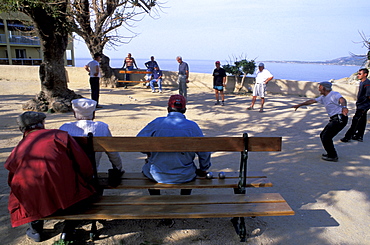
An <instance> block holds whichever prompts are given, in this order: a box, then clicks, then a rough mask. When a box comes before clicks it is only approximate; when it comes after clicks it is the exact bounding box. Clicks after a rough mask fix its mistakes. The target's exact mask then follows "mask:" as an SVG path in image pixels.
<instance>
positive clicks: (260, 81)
mask: <svg viewBox="0 0 370 245" xmlns="http://www.w3.org/2000/svg"><path fill="white" fill-rule="evenodd" d="M273 78H274V76H273V75H272V74H271V73H270V72H269V71H268V70H267V69H265V64H263V63H259V65H258V71H257V73H256V83H255V85H254V88H253V97H252V104H251V106H250V107H248V108H247V109H248V110H253V109H254V103H256V99H257V96H259V97H261V108H260V112H263V105H264V104H265V92H266V86H267V84H268V82H269V81H271V80H272V79H273Z"/></svg>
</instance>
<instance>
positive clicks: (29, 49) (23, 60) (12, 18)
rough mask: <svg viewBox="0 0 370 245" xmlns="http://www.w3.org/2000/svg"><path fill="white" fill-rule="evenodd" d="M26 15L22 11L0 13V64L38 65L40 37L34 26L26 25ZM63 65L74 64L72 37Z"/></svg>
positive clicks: (40, 56)
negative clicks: (36, 33)
mask: <svg viewBox="0 0 370 245" xmlns="http://www.w3.org/2000/svg"><path fill="white" fill-rule="evenodd" d="M27 20H28V21H29V18H28V16H26V15H25V14H23V13H0V65H40V64H41V62H42V52H41V43H40V39H39V38H38V37H37V36H36V35H35V32H34V27H33V26H32V25H31V24H30V25H26V24H25V23H26V22H27ZM70 40H71V41H70V42H69V44H68V47H67V50H66V53H65V56H64V57H65V58H64V60H65V65H66V66H74V65H75V62H74V52H73V39H72V38H70Z"/></svg>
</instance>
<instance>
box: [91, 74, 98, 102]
mask: <svg viewBox="0 0 370 245" xmlns="http://www.w3.org/2000/svg"><path fill="white" fill-rule="evenodd" d="M90 88H91V99H92V100H95V101H96V103H97V105H98V104H99V89H100V85H99V77H90Z"/></svg>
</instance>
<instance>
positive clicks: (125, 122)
mask: <svg viewBox="0 0 370 245" xmlns="http://www.w3.org/2000/svg"><path fill="white" fill-rule="evenodd" d="M0 84H1V90H0V96H1V100H0V114H1V117H0V120H1V123H0V134H1V139H0V147H1V151H0V161H1V163H2V164H3V163H4V162H5V160H6V158H7V157H8V155H9V153H10V151H11V150H12V149H13V147H15V146H16V145H17V143H18V142H19V140H20V139H21V134H20V132H19V131H18V129H17V126H16V123H15V119H16V116H17V115H18V114H20V113H22V110H21V104H22V103H23V102H25V101H26V100H28V99H30V98H32V97H33V96H34V95H35V94H36V93H37V92H38V91H39V85H38V82H36V81H34V82H32V81H31V82H30V81H16V82H14V81H4V80H0ZM69 87H70V88H71V89H73V90H75V91H76V92H78V93H80V94H82V95H83V96H86V97H89V87H88V83H87V81H86V83H70V84H69ZM176 92H177V91H176V89H174V88H168V87H167V88H165V92H164V93H163V94H157V93H156V94H152V93H151V92H150V90H149V89H145V88H144V87H142V86H136V87H129V89H123V88H115V89H108V88H102V90H101V104H102V105H103V106H104V108H103V109H99V110H98V111H97V114H96V115H97V118H96V120H100V121H104V122H106V123H108V124H109V125H110V128H111V131H112V134H113V135H114V136H135V135H136V134H137V133H138V131H139V130H140V129H141V128H143V127H144V126H145V125H146V124H147V123H148V122H149V121H151V120H153V119H154V118H156V117H158V116H165V115H166V102H167V100H168V97H169V96H170V95H171V94H175V93H176ZM306 99H307V98H302V97H291V96H281V95H271V94H270V95H268V97H267V101H266V104H265V112H264V113H259V112H258V110H254V111H246V107H247V106H249V104H250V100H251V97H250V96H245V95H243V96H241V95H227V96H226V105H225V106H223V107H222V106H215V105H214V95H213V91H212V90H210V89H209V88H202V87H197V88H196V89H194V88H190V89H189V104H188V107H187V108H188V111H187V113H186V116H187V118H189V119H191V120H194V121H196V122H197V123H198V124H199V125H200V127H201V128H202V129H203V132H204V134H205V135H206V136H241V135H242V133H243V132H248V133H249V134H250V135H251V136H282V137H283V150H282V152H273V153H251V154H250V156H249V169H250V170H261V171H263V172H265V173H266V174H267V176H268V177H269V178H270V180H271V181H272V183H273V184H274V187H271V188H256V189H250V190H248V191H250V192H279V193H281V194H282V196H283V197H284V198H285V199H286V200H287V202H288V203H289V204H290V205H291V207H292V208H293V210H294V211H295V212H296V214H295V215H294V216H285V217H284V216H282V217H279V216H278V217H257V218H254V219H252V218H248V219H247V226H248V228H247V229H248V232H249V233H250V234H251V238H249V239H248V244H274V245H275V244H292V245H296V244H320V245H323V244H324V245H325V244H328V245H329V244H356V245H359V244H370V232H369V229H370V205H369V201H370V200H369V199H370V191H369V184H370V161H369V160H370V152H369V150H368V149H369V142H370V134H366V135H365V137H364V142H363V143H360V142H351V143H341V142H340V141H339V139H340V138H341V137H343V135H344V132H345V131H342V132H341V133H340V134H339V135H338V136H337V137H335V144H336V148H337V150H338V152H339V162H337V163H333V162H325V161H323V160H321V158H320V157H321V154H322V153H323V152H324V151H323V149H322V146H321V142H320V139H319V137H318V135H319V133H320V131H321V130H322V128H323V126H324V125H325V124H326V122H327V121H328V117H327V115H326V113H325V110H324V108H323V107H322V106H320V105H312V106H309V107H306V108H300V109H299V110H298V111H297V112H295V111H294V110H293V109H291V108H290V106H291V105H293V104H297V103H300V102H303V101H305V100H306ZM258 103H259V101H258ZM349 108H350V113H351V115H353V112H354V102H353V101H350V102H349ZM72 120H73V115H72V113H66V114H48V115H47V121H46V125H47V128H59V127H60V126H61V125H62V124H63V123H65V122H68V121H72ZM347 128H348V125H347V127H346V128H345V129H344V130H346V129H347ZM122 157H123V160H124V167H125V169H126V170H127V171H140V168H141V163H142V158H143V156H142V155H141V154H140V153H130V154H122ZM212 163H213V166H212V171H214V172H218V171H221V170H222V171H234V170H237V169H238V164H239V154H215V155H213V157H212ZM109 165H110V164H109V162H108V161H107V158H106V157H105V158H104V159H103V162H102V164H101V166H102V167H101V170H106V169H108V168H109V167H110V166H109ZM7 174H8V173H7V171H6V170H5V169H4V168H0V181H1V182H0V183H1V185H0V208H1V209H0V211H1V215H0V232H1V240H0V244H14V245H15V244H24V245H25V244H33V242H32V241H30V240H29V239H28V238H27V237H26V236H25V230H26V227H27V226H26V225H24V226H21V227H17V228H11V226H10V222H9V215H8V210H7V201H8V194H9V187H8V185H7ZM204 191H206V190H194V192H193V193H197V194H201V193H202V192H204ZM228 192H230V193H231V190H225V192H221V193H220V195H222V193H228ZM129 194H130V195H136V194H140V192H139V191H129ZM45 227H46V234H47V237H48V240H47V241H45V242H42V243H40V244H52V243H53V242H54V241H56V240H58V238H59V233H60V231H61V224H60V223H58V222H56V221H48V222H46V226H45ZM53 228H55V229H53ZM87 228H88V225H85V226H82V227H80V228H79V233H81V235H83V236H87V235H88V233H87V232H84V230H83V229H87ZM98 228H99V230H100V233H101V239H100V240H97V241H95V242H94V243H92V242H90V243H88V242H86V244H148V245H149V244H153V245H154V244H239V243H240V242H239V237H238V236H237V235H236V233H235V232H234V229H233V227H232V225H231V222H230V221H229V219H227V218H215V219H179V220H175V223H174V225H173V226H172V227H168V226H164V225H161V224H160V223H159V221H158V220H122V221H105V222H103V223H100V224H99V227H98Z"/></svg>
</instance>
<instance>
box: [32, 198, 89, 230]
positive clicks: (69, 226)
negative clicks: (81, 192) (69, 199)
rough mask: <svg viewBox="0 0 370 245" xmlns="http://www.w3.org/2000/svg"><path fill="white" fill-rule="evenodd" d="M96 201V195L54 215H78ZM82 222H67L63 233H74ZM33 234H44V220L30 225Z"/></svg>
mask: <svg viewBox="0 0 370 245" xmlns="http://www.w3.org/2000/svg"><path fill="white" fill-rule="evenodd" d="M95 199H96V195H93V196H91V197H88V198H86V199H84V200H82V201H79V202H78V203H75V204H73V205H72V206H70V207H68V208H66V209H64V210H58V211H56V212H55V213H54V214H52V215H64V214H78V213H80V212H81V211H83V210H86V209H88V208H89V207H90V204H91V202H93V201H94V200H95ZM80 222H81V221H80V220H65V221H64V227H63V231H62V233H73V231H74V229H75V228H76V226H77V225H78V224H79V223H80ZM28 224H29V226H30V228H31V229H32V232H33V233H42V231H43V230H44V221H43V220H34V221H31V222H30V223H28Z"/></svg>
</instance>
